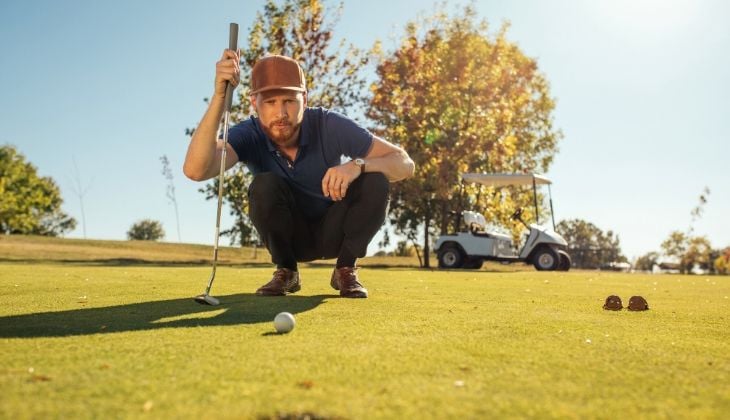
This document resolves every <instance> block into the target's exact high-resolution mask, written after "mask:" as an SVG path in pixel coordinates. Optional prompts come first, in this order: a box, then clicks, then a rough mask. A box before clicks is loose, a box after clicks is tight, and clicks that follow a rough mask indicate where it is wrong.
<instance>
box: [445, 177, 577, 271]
mask: <svg viewBox="0 0 730 420" xmlns="http://www.w3.org/2000/svg"><path fill="white" fill-rule="evenodd" d="M462 179H463V182H472V183H478V184H482V185H486V186H491V187H504V186H512V185H531V186H532V192H533V195H534V203H535V215H536V218H537V223H538V224H539V223H540V213H539V209H538V203H537V186H538V185H548V195H550V184H551V181H550V180H549V179H547V178H545V177H544V176H542V175H538V174H475V173H474V174H463V175H462ZM552 207H553V200H552V197H550V211H551V213H552ZM551 216H552V214H551ZM461 217H462V218H463V221H464V225H465V226H466V230H465V231H462V232H457V233H453V234H448V235H441V236H440V237H439V238H438V239H437V240H436V244H435V246H434V249H435V250H436V252H437V255H438V261H439V267H440V268H472V269H478V268H481V266H482V263H483V262H484V261H485V260H489V261H501V262H504V263H512V262H518V261H519V262H524V263H527V264H533V265H534V266H535V268H536V269H538V270H540V271H543V270H562V271H568V270H569V269H570V265H571V261H570V255H568V253H567V252H566V249H567V247H568V243H567V242H566V241H565V239H563V237H562V236H560V235H559V234H558V233H556V232H555V217H552V221H553V229H549V228H546V227H541V226H539V225H538V224H531V225H528V224H527V223H525V221H524V220H523V219H522V209H521V208H518V209H517V210H515V212H514V213H513V214H512V220H518V221H520V222H521V223H522V224H523V225H524V226H525V227H526V228H527V230H528V231H529V233H528V234H527V236H526V238H525V243H524V245H523V246H522V249H521V250H518V249H517V247H516V245H515V244H514V243H513V241H512V237H511V236H509V235H505V234H502V233H497V232H492V231H487V223H486V220H485V218H484V216H483V215H482V214H479V213H476V212H473V211H464V212H462V214H461ZM459 224H460V225H461V223H459Z"/></svg>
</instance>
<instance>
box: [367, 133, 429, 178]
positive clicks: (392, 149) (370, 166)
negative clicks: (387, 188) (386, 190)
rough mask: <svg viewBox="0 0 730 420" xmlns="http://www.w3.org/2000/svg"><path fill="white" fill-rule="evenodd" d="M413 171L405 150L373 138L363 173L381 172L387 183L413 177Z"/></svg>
mask: <svg viewBox="0 0 730 420" xmlns="http://www.w3.org/2000/svg"><path fill="white" fill-rule="evenodd" d="M415 169H416V165H415V164H414V163H413V161H412V160H411V157H410V156H408V153H406V151H405V150H403V149H401V148H400V147H398V146H396V145H394V144H392V143H390V142H387V141H385V140H383V139H381V138H380V137H377V136H373V145H372V146H370V151H369V152H368V154H367V155H366V156H365V172H382V173H383V174H384V175H385V176H386V178H388V181H390V182H397V181H402V180H404V179H406V178H410V177H411V176H413V172H414V171H415Z"/></svg>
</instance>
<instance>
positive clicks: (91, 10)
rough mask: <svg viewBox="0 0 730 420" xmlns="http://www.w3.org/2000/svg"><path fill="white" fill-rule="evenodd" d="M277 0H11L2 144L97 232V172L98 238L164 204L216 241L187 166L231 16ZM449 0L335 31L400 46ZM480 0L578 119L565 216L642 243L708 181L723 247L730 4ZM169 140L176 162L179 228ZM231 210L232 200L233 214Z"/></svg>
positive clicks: (726, 238)
mask: <svg viewBox="0 0 730 420" xmlns="http://www.w3.org/2000/svg"><path fill="white" fill-rule="evenodd" d="M263 4H264V1H262V0H247V1H214V0H210V1H192V0H191V1H171V0H163V1H154V2H149V1H142V0H131V1H124V2H120V1H107V0H104V1H92V0H88V1H79V0H69V1H63V2H55V1H43V0H35V1H21V0H3V1H2V2H0V60H2V66H0V144H12V145H14V146H16V147H17V148H18V149H19V151H20V152H21V153H22V154H23V155H25V157H26V158H27V159H28V160H29V161H30V162H32V163H33V164H34V165H35V166H36V167H37V168H38V172H39V173H40V174H41V175H43V176H50V177H52V178H53V179H54V180H56V182H57V183H58V185H59V187H60V189H61V193H62V196H63V198H64V200H65V202H64V205H63V209H64V211H65V212H67V213H68V214H70V215H72V216H73V217H75V218H76V219H77V220H78V222H79V223H78V226H77V228H76V230H75V231H73V232H71V233H69V234H67V235H66V236H67V237H72V238H82V237H84V232H83V229H82V217H81V216H82V215H81V200H80V199H79V196H78V192H79V188H78V187H77V186H76V184H77V181H80V184H81V187H82V190H85V191H86V192H85V194H84V196H83V205H84V209H85V219H86V237H87V238H94V239H126V232H127V230H128V229H129V227H130V226H131V225H132V224H133V223H134V222H135V221H138V220H140V219H144V218H150V219H154V220H159V221H161V222H162V224H163V226H164V228H165V230H166V232H167V236H166V240H167V241H171V242H177V241H178V240H179V239H181V240H182V241H183V242H188V243H201V244H212V243H213V236H214V226H215V207H216V202H215V200H211V201H206V200H205V199H204V195H203V194H201V193H199V192H198V188H200V187H202V186H203V184H202V183H196V182H193V181H190V180H188V179H186V178H185V177H184V175H183V174H182V169H181V168H182V164H183V160H184V157H185V152H186V149H187V144H188V141H189V138H188V137H187V136H186V135H185V129H186V128H188V127H191V128H192V127H194V126H195V125H196V124H197V122H198V121H199V120H200V118H201V116H202V114H203V112H204V111H205V107H206V105H205V103H204V102H203V98H205V97H208V96H210V95H211V93H212V89H213V77H214V71H215V62H216V61H217V59H218V58H219V56H220V54H221V52H222V50H223V49H224V48H225V47H226V46H227V43H228V24H229V23H230V22H237V23H239V25H240V27H241V35H240V37H239V39H240V41H239V43H240V46H241V47H242V48H245V34H246V33H247V32H248V29H249V28H250V27H251V26H252V24H253V22H254V19H255V15H256V12H257V11H259V10H262V5H263ZM328 4H330V5H333V4H335V3H334V2H331V1H330V2H328ZM434 4H435V3H431V2H425V1H424V2H417V1H400V0H388V1H382V0H371V1H367V2H355V1H345V2H344V10H343V14H342V17H341V19H340V22H339V23H338V25H337V26H336V27H335V32H336V37H338V38H344V39H346V40H347V41H348V42H350V43H352V44H354V45H355V46H357V47H360V48H369V47H371V46H372V45H373V43H374V42H375V41H376V40H381V41H382V42H383V46H384V49H385V50H386V51H392V50H393V49H394V48H395V47H396V46H397V43H398V40H399V39H400V37H401V35H402V34H403V32H404V27H405V24H406V23H407V22H408V21H410V20H413V19H415V18H416V17H417V16H419V15H427V14H428V13H430V12H431V11H432V10H433V9H434ZM448 4H449V6H448V7H449V8H450V9H451V10H456V9H457V8H458V7H460V6H459V5H464V4H466V2H449V3H448ZM474 4H475V7H476V9H477V11H478V13H479V15H480V17H482V18H485V19H487V21H489V22H490V24H491V25H492V26H491V27H492V28H493V29H495V30H496V29H497V28H498V27H499V26H500V24H501V23H502V22H503V21H509V22H510V24H511V26H510V30H509V32H508V39H510V40H511V41H512V42H514V43H516V44H517V45H519V47H520V48H521V49H522V51H523V52H524V53H525V54H526V55H528V56H530V57H533V58H535V59H536V60H537V63H538V66H539V69H540V71H542V72H543V74H544V75H545V76H546V78H547V80H548V81H549V82H550V92H551V94H552V96H553V97H555V98H556V101H557V105H556V108H555V111H554V117H555V126H556V127H557V128H559V129H560V130H562V132H563V134H564V138H563V139H562V140H561V141H560V143H559V152H558V154H557V155H556V158H555V160H554V162H553V164H552V166H551V167H550V170H549V171H548V173H547V176H548V177H550V179H552V181H553V183H554V184H553V186H552V195H553V200H554V206H555V216H556V219H557V220H558V221H559V220H563V219H574V218H579V219H583V220H587V221H589V222H591V223H593V224H595V225H596V226H598V227H599V228H600V229H602V230H604V231H608V230H612V231H613V232H614V233H616V234H618V236H619V238H620V241H621V248H622V250H623V251H624V254H626V255H627V256H628V257H629V258H633V257H637V256H640V255H643V254H645V253H647V252H649V251H658V250H660V244H661V242H662V241H663V240H664V239H666V238H667V237H668V235H669V233H670V232H671V231H673V230H682V231H686V230H687V229H688V228H689V226H690V223H691V216H690V212H691V210H692V208H693V207H695V206H696V205H697V203H698V197H699V195H700V194H701V193H702V191H703V189H704V188H705V187H708V188H709V189H710V191H711V193H710V195H709V197H708V202H707V204H706V205H705V212H704V214H703V216H702V218H701V219H700V220H698V221H697V222H695V223H694V225H693V226H694V230H695V233H696V234H699V235H706V236H707V237H708V239H709V240H710V241H711V243H712V245H713V246H714V247H715V248H722V247H726V246H730V223H728V220H727V219H728V215H730V187H729V186H730V171H729V170H728V165H727V162H728V157H730V78H728V75H730V54H728V51H730V25H727V20H728V18H730V2H727V1H723V0H593V1H591V0H553V1H544V0H517V1H506V0H504V1H492V0H489V1H487V0H481V1H479V0H478V1H475V2H474ZM370 77H372V75H371V76H370ZM163 155H166V156H167V157H168V158H169V160H170V163H171V165H172V169H173V177H174V185H175V188H176V197H177V201H178V206H179V214H180V238H178V234H177V230H176V227H175V226H176V219H175V211H174V208H173V206H172V205H171V204H170V202H169V201H168V199H167V198H166V195H165V191H166V186H167V181H166V180H165V178H164V177H163V175H162V173H161V172H162V165H161V163H160V160H159V158H160V157H161V156H163ZM231 221H232V219H231V218H230V217H229V216H227V215H224V218H223V221H222V225H223V226H224V227H225V226H228V225H230V223H231ZM375 242H377V241H373V244H371V247H370V252H371V253H372V252H374V251H375V250H377V247H376V246H375ZM222 243H227V240H226V239H223V240H222Z"/></svg>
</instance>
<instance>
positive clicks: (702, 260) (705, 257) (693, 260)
mask: <svg viewBox="0 0 730 420" xmlns="http://www.w3.org/2000/svg"><path fill="white" fill-rule="evenodd" d="M711 255H712V245H711V244H710V240H709V239H707V238H706V237H704V236H694V237H692V238H690V239H689V242H688V244H687V251H686V252H685V253H684V255H683V256H682V266H683V267H684V269H683V270H681V271H687V272H689V271H691V270H692V268H694V267H695V266H697V267H699V268H701V269H703V270H707V271H710V270H712V269H713V262H714V261H712V259H711V258H710V257H711Z"/></svg>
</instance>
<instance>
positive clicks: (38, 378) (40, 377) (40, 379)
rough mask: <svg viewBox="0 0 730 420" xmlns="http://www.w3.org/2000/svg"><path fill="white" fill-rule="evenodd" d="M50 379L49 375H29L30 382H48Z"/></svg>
mask: <svg viewBox="0 0 730 420" xmlns="http://www.w3.org/2000/svg"><path fill="white" fill-rule="evenodd" d="M50 380H51V377H50V376H46V375H33V376H31V377H30V382H48V381H50Z"/></svg>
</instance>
